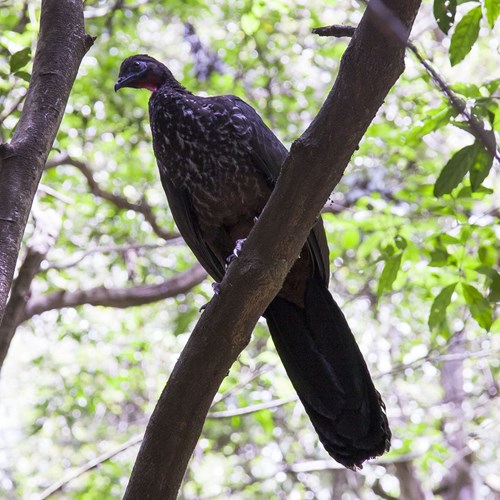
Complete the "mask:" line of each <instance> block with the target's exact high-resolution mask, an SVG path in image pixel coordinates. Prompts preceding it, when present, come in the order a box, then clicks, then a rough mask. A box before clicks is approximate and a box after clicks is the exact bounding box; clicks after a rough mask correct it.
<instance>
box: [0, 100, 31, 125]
mask: <svg viewBox="0 0 500 500" xmlns="http://www.w3.org/2000/svg"><path fill="white" fill-rule="evenodd" d="M27 94H28V92H24V93H23V94H21V95H20V96H19V97H18V98H17V99H16V100H15V101H14V102H13V103H12V104H11V106H10V108H7V109H4V110H3V112H2V113H0V124H2V123H3V122H4V121H5V119H6V118H8V117H9V116H10V115H11V114H12V113H14V112H15V111H16V110H17V108H18V107H19V106H20V104H21V103H22V102H23V101H24V99H26V95H27Z"/></svg>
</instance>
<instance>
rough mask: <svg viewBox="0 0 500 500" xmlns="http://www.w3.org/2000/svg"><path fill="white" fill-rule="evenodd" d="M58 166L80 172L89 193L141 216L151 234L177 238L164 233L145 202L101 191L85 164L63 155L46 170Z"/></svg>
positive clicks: (167, 232)
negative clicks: (150, 229)
mask: <svg viewBox="0 0 500 500" xmlns="http://www.w3.org/2000/svg"><path fill="white" fill-rule="evenodd" d="M59 165H71V166H73V167H76V168H77V169H78V170H80V172H81V173H82V174H83V175H84V177H85V179H87V183H88V185H89V188H90V191H91V193H92V194H94V195H95V196H98V197H99V198H102V199H103V200H107V201H109V202H110V203H113V205H115V206H116V207H118V208H119V209H121V210H132V211H134V212H138V213H140V214H142V215H143V216H144V218H145V219H146V221H147V222H149V225H150V226H151V228H152V229H153V232H154V233H155V234H156V235H157V236H159V237H160V238H162V239H164V240H165V241H169V240H173V239H175V238H178V237H179V235H178V234H177V233H171V232H169V231H165V230H164V229H163V228H162V227H161V226H159V225H158V221H157V220H156V217H155V215H154V213H153V210H152V208H151V206H150V205H148V204H147V203H146V202H145V201H142V202H141V203H132V202H131V201H128V200H127V199H126V198H124V197H123V196H119V195H116V194H113V193H109V192H108V191H105V190H104V189H102V188H101V187H100V186H99V184H98V182H97V181H96V180H95V178H94V174H93V172H92V169H91V168H90V167H89V166H88V165H87V164H86V163H85V162H83V161H80V160H77V159H75V158H72V157H71V156H69V155H63V156H60V157H59V158H56V159H54V160H50V161H48V162H47V166H46V168H54V167H57V166H59Z"/></svg>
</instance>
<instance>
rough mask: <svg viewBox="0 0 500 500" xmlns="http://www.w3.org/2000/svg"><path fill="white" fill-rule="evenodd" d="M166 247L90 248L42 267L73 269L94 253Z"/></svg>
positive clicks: (162, 245) (175, 242)
mask: <svg viewBox="0 0 500 500" xmlns="http://www.w3.org/2000/svg"><path fill="white" fill-rule="evenodd" d="M183 242H184V240H183V239H182V238H181V237H179V238H177V239H175V240H170V241H169V242H168V243H169V245H175V244H182V243H183ZM164 246H166V245H165V244H164V243H163V244H157V243H135V244H131V245H111V246H108V247H95V248H91V249H89V250H86V251H85V252H80V253H77V254H76V255H75V256H74V257H73V258H71V259H69V260H67V261H63V262H52V263H51V262H48V263H47V264H46V265H44V266H42V270H43V271H47V270H49V269H68V268H70V267H74V266H76V265H78V264H79V263H80V262H82V260H84V259H85V258H86V257H89V256H90V255H93V254H96V253H101V254H104V253H113V252H116V253H121V252H127V251H130V250H143V249H148V250H149V249H155V248H161V247H164Z"/></svg>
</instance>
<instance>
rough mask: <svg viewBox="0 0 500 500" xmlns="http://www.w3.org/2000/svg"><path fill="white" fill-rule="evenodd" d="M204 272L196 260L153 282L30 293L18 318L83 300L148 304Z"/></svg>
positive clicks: (173, 293) (182, 287)
mask: <svg viewBox="0 0 500 500" xmlns="http://www.w3.org/2000/svg"><path fill="white" fill-rule="evenodd" d="M206 276H207V273H206V271H205V270H204V269H203V268H202V267H201V266H200V265H199V264H196V265H195V266H193V267H192V268H191V269H188V270H187V271H184V272H182V273H179V274H178V275H176V276H175V277H174V278H171V279H168V280H166V281H164V282H163V283H159V284H157V285H138V286H133V287H129V288H106V287H104V286H101V287H96V288H89V289H87V290H76V291H74V292H68V291H66V290H60V291H58V292H52V293H49V294H47V295H42V294H39V295H34V296H32V297H31V298H30V299H29V300H28V303H27V304H26V307H25V309H24V314H23V316H22V317H21V322H22V321H26V320H28V319H30V318H32V317H33V316H34V315H35V314H41V313H43V312H46V311H51V310H52V309H61V308H63V307H77V306H81V305H83V304H90V305H93V306H107V307H119V308H125V307H132V306H140V305H143V304H150V303H152V302H157V301H159V300H162V299H166V298H169V297H175V296H176V295H179V294H180V293H185V292H187V291H189V290H191V288H193V286H195V285H197V284H198V283H201V282H202V281H203V280H204V279H205V278H206Z"/></svg>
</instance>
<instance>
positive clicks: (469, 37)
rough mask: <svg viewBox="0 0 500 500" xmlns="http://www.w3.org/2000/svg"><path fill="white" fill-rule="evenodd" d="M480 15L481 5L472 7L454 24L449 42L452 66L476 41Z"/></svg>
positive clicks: (461, 58)
mask: <svg viewBox="0 0 500 500" xmlns="http://www.w3.org/2000/svg"><path fill="white" fill-rule="evenodd" d="M481 16H482V11H481V7H480V6H477V7H474V8H473V9H472V10H470V11H469V12H467V14H465V16H464V17H463V18H462V19H461V20H460V21H459V22H458V23H457V25H456V26H455V31H454V32H453V36H452V37H451V43H450V62H451V65H452V66H455V64H458V63H459V62H461V61H463V59H464V58H465V56H466V55H467V54H468V53H469V52H470V50H471V49H472V46H473V45H474V44H475V43H476V40H477V37H478V35H479V22H480V21H481Z"/></svg>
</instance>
